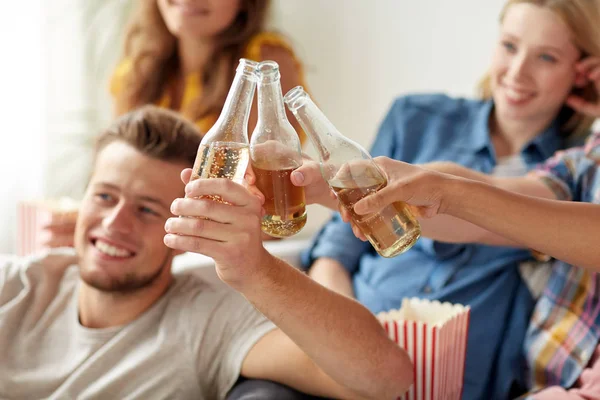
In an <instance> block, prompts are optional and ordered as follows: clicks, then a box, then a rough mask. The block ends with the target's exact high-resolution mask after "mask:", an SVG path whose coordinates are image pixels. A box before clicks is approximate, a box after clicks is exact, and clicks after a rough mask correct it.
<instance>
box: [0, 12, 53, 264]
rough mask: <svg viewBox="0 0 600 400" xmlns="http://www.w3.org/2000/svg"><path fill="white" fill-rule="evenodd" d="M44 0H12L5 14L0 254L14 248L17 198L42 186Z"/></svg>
mask: <svg viewBox="0 0 600 400" xmlns="http://www.w3.org/2000/svg"><path fill="white" fill-rule="evenodd" d="M43 1H44V0H33V1H13V2H9V3H7V4H5V5H4V7H3V10H2V13H0V49H1V51H2V61H1V62H0V87H1V88H2V94H1V95H0V118H1V120H2V124H1V125H0V137H1V142H0V143H1V144H0V185H1V186H0V187H1V188H2V189H1V196H0V253H2V252H11V251H13V249H14V239H15V229H16V220H15V216H16V203H17V200H18V199H20V198H24V197H34V196H37V195H39V194H40V193H41V190H42V176H43V167H44V161H45V153H44V149H45V146H46V140H45V135H44V134H43V132H44V120H45V108H44V96H45V84H44V79H43V68H42V64H43V61H44V57H45V47H44V42H43V35H42V29H43V22H44V21H43V12H42V4H43Z"/></svg>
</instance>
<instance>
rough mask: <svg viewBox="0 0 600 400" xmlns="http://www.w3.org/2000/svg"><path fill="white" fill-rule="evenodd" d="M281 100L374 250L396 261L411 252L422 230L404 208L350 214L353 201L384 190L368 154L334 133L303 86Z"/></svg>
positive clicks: (383, 178) (381, 176) (395, 205)
mask: <svg viewBox="0 0 600 400" xmlns="http://www.w3.org/2000/svg"><path fill="white" fill-rule="evenodd" d="M284 100H285V103H286V104H287V106H288V108H289V109H290V111H292V113H293V114H294V116H295V117H296V119H297V120H298V122H299V123H300V126H302V128H303V129H304V131H305V132H306V133H307V135H308V136H309V137H310V139H311V142H312V143H313V144H314V146H315V147H316V149H317V152H318V154H319V159H320V160H319V161H320V166H321V173H322V174H323V178H324V179H325V180H326V181H327V183H328V184H329V187H331V189H332V190H333V192H334V193H335V195H336V197H337V199H338V201H339V202H340V203H341V204H342V205H343V206H344V207H345V208H346V210H348V212H349V213H350V215H351V217H352V220H353V222H354V223H355V224H356V225H357V226H358V227H359V228H360V230H361V231H362V232H363V234H364V235H365V236H366V237H367V238H368V239H369V242H371V244H372V245H373V247H374V248H375V250H376V251H377V252H378V253H379V254H380V255H382V256H383V257H394V256H397V255H398V254H401V253H403V252H405V251H406V250H408V249H410V248H411V247H412V246H413V245H414V244H415V242H416V241H417V239H418V238H419V237H420V236H421V227H420V225H419V222H418V221H417V220H416V219H415V218H414V216H413V215H412V213H411V212H410V211H409V209H408V208H407V206H406V205H405V204H404V203H402V202H396V203H393V204H390V205H389V206H387V207H385V208H384V209H383V210H381V211H380V212H378V213H373V214H368V215H358V214H356V213H355V212H354V204H356V202H358V201H359V200H360V199H362V198H364V197H366V196H369V195H370V194H373V193H375V192H377V191H378V190H380V189H382V188H384V187H385V186H386V185H387V178H386V176H385V174H384V173H383V171H381V169H380V168H379V167H378V166H377V164H375V162H374V161H373V159H372V158H371V156H370V155H369V153H368V152H367V151H366V150H365V149H363V148H362V147H361V146H360V145H359V144H357V143H355V142H353V141H352V140H350V139H348V138H346V137H344V136H343V135H342V134H341V133H340V132H338V130H337V129H336V128H335V126H334V125H333V124H332V123H331V122H330V121H329V120H328V119H327V117H326V116H325V115H324V114H323V112H322V111H321V110H320V109H319V108H318V107H317V106H316V105H315V103H314V102H313V101H312V100H311V99H310V97H309V95H308V93H306V92H305V91H304V89H303V88H302V87H301V86H297V87H295V88H293V89H292V90H290V91H289V92H288V93H287V94H286V95H285V97H284Z"/></svg>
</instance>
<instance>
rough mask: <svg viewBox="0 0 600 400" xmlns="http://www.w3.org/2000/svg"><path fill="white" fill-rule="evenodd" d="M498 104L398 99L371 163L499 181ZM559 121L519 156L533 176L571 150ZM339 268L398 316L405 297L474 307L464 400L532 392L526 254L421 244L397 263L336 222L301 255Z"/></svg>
mask: <svg viewBox="0 0 600 400" xmlns="http://www.w3.org/2000/svg"><path fill="white" fill-rule="evenodd" d="M492 108H493V103H492V101H479V100H467V99H455V98H450V97H447V96H445V95H412V96H406V97H400V98H398V99H397V100H396V101H395V102H394V104H393V105H392V107H391V109H390V111H389V112H388V114H387V116H386V118H385V119H384V121H383V123H382V125H381V127H380V130H379V133H378V135H377V137H376V139H375V142H374V144H373V146H372V148H371V154H372V155H373V156H374V157H375V156H387V157H390V158H393V159H396V160H402V161H406V162H409V163H416V164H419V163H426V162H430V161H452V162H455V163H458V164H461V165H463V166H465V167H468V168H471V169H474V170H477V171H481V172H484V173H491V172H492V170H493V168H494V166H495V165H496V156H495V152H494V148H493V145H492V143H491V138H490V132H489V127H488V121H489V117H490V112H491V111H492ZM563 142H564V140H563V139H562V138H561V136H560V133H559V127H558V123H557V122H554V123H553V124H551V126H550V127H548V129H547V130H546V131H544V132H541V133H540V134H539V135H538V136H537V137H536V138H534V139H533V140H532V141H531V142H529V143H528V144H526V145H525V146H524V147H523V149H522V150H521V156H522V159H523V161H524V163H525V164H526V165H527V167H528V169H531V168H533V167H534V166H535V165H536V164H538V163H541V162H542V161H544V160H546V159H547V158H549V157H550V156H552V155H553V153H554V152H555V151H556V150H558V149H559V148H561V147H562V146H563V145H564V143H563ZM320 257H328V258H332V259H335V260H337V261H339V262H340V263H341V264H342V265H343V266H344V268H346V269H347V270H348V272H349V273H350V274H351V276H352V281H353V288H354V293H355V295H356V298H357V300H358V301H359V302H361V303H362V304H364V305H365V306H366V307H368V308H369V309H370V310H371V311H372V312H374V313H377V312H380V311H385V310H389V309H393V308H399V307H400V305H401V301H402V298H404V297H413V296H416V297H421V298H428V299H436V300H440V301H449V302H453V303H461V304H465V305H467V304H468V305H470V306H471V318H470V327H469V337H468V344H467V360H466V367H465V368H466V370H465V386H464V396H463V398H464V399H483V398H486V399H493V398H506V397H507V393H508V391H509V389H510V386H511V384H513V382H517V383H518V384H519V385H523V384H524V376H523V371H524V360H523V355H522V352H521V351H522V347H521V346H522V343H523V339H524V335H525V331H526V329H527V325H528V322H529V317H530V315H531V311H532V309H533V306H534V299H533V298H532V296H531V294H530V292H529V290H528V289H527V286H526V284H525V283H524V282H523V280H522V279H521V277H520V275H519V270H518V264H519V262H520V261H523V260H526V259H529V258H530V254H529V252H528V251H525V250H523V249H514V248H507V247H493V246H485V245H475V244H450V243H442V242H439V241H434V240H431V239H427V238H421V239H419V241H418V242H417V243H416V244H415V245H414V246H413V248H412V249H410V250H408V251H407V252H406V253H404V254H402V255H400V256H397V257H395V258H391V259H388V258H383V257H381V256H379V255H378V254H377V253H376V252H375V250H374V249H373V248H372V247H371V245H370V244H369V243H368V242H361V241H360V240H358V239H357V238H356V237H355V236H354V235H353V234H352V230H351V228H350V226H349V225H348V224H345V223H344V222H343V221H341V219H340V217H339V214H335V215H334V217H333V218H332V220H331V221H329V222H328V223H327V224H326V225H325V226H324V227H323V228H322V229H321V231H320V232H319V233H318V234H317V236H316V237H315V239H314V241H313V244H312V246H311V247H310V248H309V249H308V250H307V251H306V252H305V253H304V254H303V255H302V263H303V266H304V268H308V267H309V266H310V265H311V264H312V263H313V262H314V261H315V260H316V259H317V258H320Z"/></svg>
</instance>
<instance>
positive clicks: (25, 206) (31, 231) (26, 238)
mask: <svg viewBox="0 0 600 400" xmlns="http://www.w3.org/2000/svg"><path fill="white" fill-rule="evenodd" d="M78 209H79V204H78V202H76V201H75V200H72V199H69V198H61V199H57V200H53V199H48V200H34V201H21V202H19V203H18V204H17V255H19V256H26V255H29V254H32V253H36V252H39V251H41V250H43V248H42V246H41V244H40V243H41V237H40V236H41V234H42V231H43V229H44V227H46V226H48V225H53V224H62V223H74V222H75V221H76V219H77V213H78Z"/></svg>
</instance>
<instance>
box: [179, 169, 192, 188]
mask: <svg viewBox="0 0 600 400" xmlns="http://www.w3.org/2000/svg"><path fill="white" fill-rule="evenodd" d="M191 178H192V169H191V168H186V169H184V170H183V171H181V181H182V182H183V184H184V185H187V184H188V183H189V181H190V179H191Z"/></svg>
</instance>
